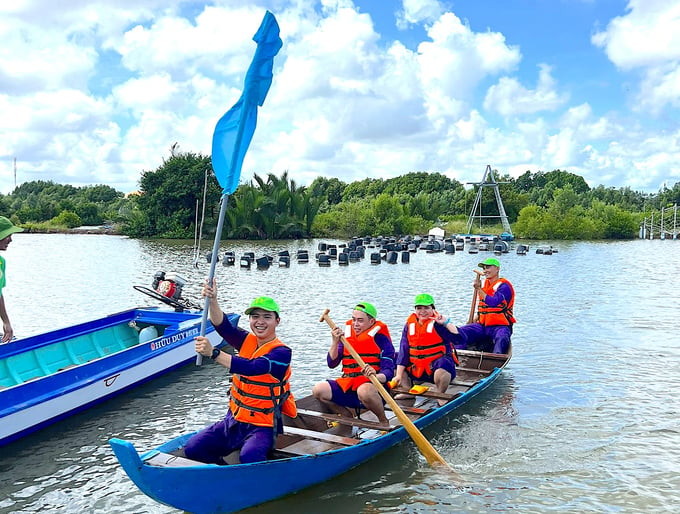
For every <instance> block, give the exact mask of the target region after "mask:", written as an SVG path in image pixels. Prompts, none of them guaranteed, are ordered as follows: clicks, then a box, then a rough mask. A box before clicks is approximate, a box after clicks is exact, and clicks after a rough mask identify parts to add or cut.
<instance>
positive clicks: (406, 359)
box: [393, 294, 458, 393]
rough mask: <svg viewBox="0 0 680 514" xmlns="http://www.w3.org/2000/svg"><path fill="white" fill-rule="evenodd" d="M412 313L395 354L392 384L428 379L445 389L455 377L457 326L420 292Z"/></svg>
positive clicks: (442, 390)
mask: <svg viewBox="0 0 680 514" xmlns="http://www.w3.org/2000/svg"><path fill="white" fill-rule="evenodd" d="M414 306H415V312H414V313H412V314H411V315H410V316H409V317H408V319H407V320H406V324H405V325H404V330H403V332H402V334H401V343H400V345H399V354H398V356H397V374H396V376H395V379H394V381H393V382H394V384H395V385H401V386H402V387H405V388H407V389H410V388H411V384H412V381H415V382H418V383H422V382H429V383H432V384H434V385H435V386H436V387H437V390H438V391H439V392H441V393H443V392H446V389H447V388H448V387H449V383H450V382H451V379H452V378H454V377H455V376H456V364H457V363H458V360H457V358H456V356H455V353H454V350H453V344H454V341H455V335H454V334H458V329H457V328H456V325H455V324H454V323H453V322H452V321H451V318H445V317H444V316H442V315H441V314H439V313H438V312H437V311H436V310H435V306H434V298H432V296H431V295H429V294H419V295H417V296H416V298H415V301H414Z"/></svg>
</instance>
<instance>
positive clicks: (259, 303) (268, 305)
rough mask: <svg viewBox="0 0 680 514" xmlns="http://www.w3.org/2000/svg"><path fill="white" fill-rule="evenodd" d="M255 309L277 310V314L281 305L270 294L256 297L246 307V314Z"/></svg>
mask: <svg viewBox="0 0 680 514" xmlns="http://www.w3.org/2000/svg"><path fill="white" fill-rule="evenodd" d="M255 309H262V310H263V311H271V312H275V313H276V314H278V313H279V305H278V304H277V303H276V302H275V301H274V300H272V299H271V298H269V297H268V296H260V297H258V298H255V299H254V300H253V301H252V302H250V307H248V308H247V309H246V314H250V313H251V312H253V311H254V310H255Z"/></svg>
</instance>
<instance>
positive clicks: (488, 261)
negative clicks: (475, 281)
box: [477, 257, 501, 268]
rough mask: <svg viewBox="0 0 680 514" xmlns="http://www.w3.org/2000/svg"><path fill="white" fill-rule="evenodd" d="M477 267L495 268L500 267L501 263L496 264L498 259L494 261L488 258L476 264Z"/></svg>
mask: <svg viewBox="0 0 680 514" xmlns="http://www.w3.org/2000/svg"><path fill="white" fill-rule="evenodd" d="M477 266H479V267H482V266H496V267H497V268H500V267H501V263H500V262H498V259H494V258H493V257H489V258H488V259H487V260H485V261H482V262H480V263H479V264H477Z"/></svg>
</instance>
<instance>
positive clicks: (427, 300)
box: [413, 293, 434, 307]
mask: <svg viewBox="0 0 680 514" xmlns="http://www.w3.org/2000/svg"><path fill="white" fill-rule="evenodd" d="M413 305H415V306H416V307H418V305H424V306H426V307H429V306H430V305H434V298H432V295H429V294H426V293H423V294H419V295H417V296H416V299H415V300H414V301H413Z"/></svg>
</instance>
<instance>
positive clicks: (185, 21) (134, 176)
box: [0, 0, 680, 193]
mask: <svg viewBox="0 0 680 514" xmlns="http://www.w3.org/2000/svg"><path fill="white" fill-rule="evenodd" d="M10 4H11V5H10ZM187 5H188V4H184V3H183V2H179V1H175V2H172V1H171V2H168V1H167V0H119V1H118V2H108V1H104V0H89V1H88V0H64V1H63V2H48V1H46V0H24V1H23V2H18V1H17V2H4V3H2V5H0V13H1V14H2V16H0V36H2V39H3V47H2V48H0V109H1V110H2V112H3V117H2V118H0V186H2V188H3V189H2V190H1V192H2V193H8V192H10V191H11V184H12V180H11V179H10V177H11V175H12V173H11V168H12V159H13V158H14V157H15V156H16V157H17V161H18V162H17V166H18V175H19V180H20V181H22V182H23V181H28V180H37V179H42V180H55V181H57V182H67V183H72V184H74V185H85V184H96V183H106V184H109V185H111V186H113V187H116V188H117V189H119V190H121V191H124V192H127V191H131V190H134V189H136V188H137V181H138V179H139V176H140V173H141V172H142V171H144V170H152V169H155V168H157V167H158V166H159V165H160V164H161V163H162V161H163V158H166V157H167V156H168V155H169V148H170V145H172V144H173V143H174V142H179V144H180V147H181V149H182V151H191V152H200V153H203V154H205V155H209V153H210V148H211V140H212V131H213V129H214V125H215V123H216V122H217V119H218V118H219V117H220V116H221V115H222V114H223V113H224V112H225V111H226V110H227V109H228V108H229V107H231V105H232V104H233V103H234V102H235V101H236V99H237V98H238V97H239V95H240V93H241V89H242V86H243V79H244V74H245V70H246V69H247V66H248V65H249V63H250V59H251V57H252V54H253V52H254V49H255V46H254V43H253V41H252V36H253V34H254V32H255V30H256V29H257V27H258V25H259V22H260V20H261V18H262V14H263V12H264V8H265V7H269V8H272V9H273V10H275V14H276V17H277V19H278V21H279V24H280V26H281V33H282V38H283V42H284V46H283V48H282V50H281V52H280V54H279V55H278V56H277V57H276V59H275V74H274V81H273V84H272V88H271V90H270V92H269V96H268V97H267V99H266V101H265V104H264V107H263V108H262V109H261V110H260V112H259V116H258V128H257V131H256V133H255V136H254V139H253V142H252V144H251V147H250V150H249V152H248V154H247V156H246V160H245V163H244V168H243V170H244V171H243V178H244V179H245V180H248V179H249V178H250V177H251V176H252V173H253V172H256V173H259V174H262V173H269V172H272V173H276V174H280V173H282V172H283V171H289V174H290V176H291V177H292V178H294V179H295V180H296V182H297V183H298V184H300V185H303V184H306V183H309V182H311V181H312V180H313V179H314V178H315V177H317V176H319V175H324V176H327V177H331V176H334V177H338V178H340V179H342V180H344V181H347V182H350V181H353V180H357V179H362V178H365V177H366V176H375V177H383V178H386V177H390V176H396V175H400V174H404V173H407V172H410V171H420V170H425V171H440V172H444V173H447V174H448V175H449V176H451V177H453V178H456V179H458V180H460V181H461V182H464V183H465V182H470V181H476V180H479V178H480V177H481V175H482V173H483V172H484V168H485V167H486V165H487V164H491V165H492V166H493V167H494V168H496V169H499V170H500V171H501V172H502V173H506V172H507V173H511V174H513V176H518V175H520V174H521V173H524V172H525V171H527V170H531V171H538V170H543V171H550V170H552V169H555V168H558V167H559V168H562V169H568V170H569V171H571V172H574V173H579V174H581V175H583V176H584V178H586V180H588V182H589V183H591V185H597V184H599V183H601V182H602V181H603V180H606V181H607V183H613V184H617V185H624V184H625V185H631V186H633V187H640V188H644V189H651V190H655V189H657V188H658V187H659V186H660V183H661V182H662V181H664V180H666V181H667V180H668V177H671V178H673V177H677V178H678V179H679V180H680V171H679V170H678V165H677V164H675V163H677V162H680V149H679V148H678V140H680V134H679V133H678V129H677V124H675V125H674V124H673V122H672V120H673V119H674V116H677V108H678V107H680V105H679V102H680V101H679V96H678V95H679V94H680V93H679V91H680V84H679V82H678V81H679V80H680V78H679V77H680V72H679V71H678V70H679V68H678V61H679V59H680V58H679V57H678V55H679V54H680V51H678V50H677V45H678V38H677V36H675V37H674V35H675V34H678V33H680V29H676V23H677V19H678V15H677V8H676V7H674V6H673V5H671V3H668V2H660V1H658V0H651V1H649V2H642V0H639V1H637V0H636V1H631V2H630V4H629V5H630V8H629V10H628V12H627V13H626V14H625V15H623V16H620V17H619V18H615V19H613V20H612V21H611V22H610V23H609V25H607V26H606V29H605V31H602V32H600V33H598V34H596V35H595V36H593V43H594V44H595V45H598V48H602V49H604V51H605V52H606V53H607V55H608V56H609V58H610V59H611V60H612V62H614V63H615V64H616V66H618V67H619V68H620V69H621V70H624V72H623V73H625V75H623V76H624V77H625V79H626V81H627V82H629V83H630V84H632V85H633V87H634V88H636V95H637V97H636V98H634V99H631V103H632V104H633V106H634V107H635V108H636V109H638V112H637V113H636V114H633V115H631V112H630V110H629V109H630V108H629V107H628V106H623V105H622V106H618V105H617V106H616V107H615V108H612V109H609V110H604V112H603V110H602V109H593V105H594V104H591V103H590V102H589V101H584V100H583V99H582V98H579V100H578V101H577V102H574V103H573V104H572V103H570V102H572V100H571V99H572V98H573V97H574V96H575V95H573V94H572V88H573V86H570V85H568V84H565V83H563V82H562V81H561V80H560V78H559V74H558V71H559V70H560V69H559V64H555V63H554V62H553V60H552V59H551V58H546V59H543V60H541V61H537V62H543V63H545V64H541V65H538V66H539V72H538V78H537V79H535V85H534V84H532V82H533V80H534V79H533V78H530V79H528V80H527V75H528V76H529V77H533V76H535V74H536V72H535V70H536V68H535V66H537V64H531V65H529V64H526V63H524V61H523V59H524V58H523V56H522V52H523V49H522V48H521V47H520V46H519V45H518V44H517V43H516V40H510V39H508V38H506V35H505V34H503V33H502V32H501V31H499V30H496V29H493V30H492V29H488V30H486V31H483V32H476V31H474V30H472V29H471V28H470V26H469V25H468V24H466V23H465V22H464V21H461V19H460V18H459V17H458V16H457V15H456V14H455V13H453V12H445V9H444V7H443V5H444V3H443V2H438V1H434V0H431V1H426V0H421V1H417V0H406V1H404V2H403V5H402V9H401V11H400V13H398V14H397V13H395V19H394V23H395V24H396V23H402V28H404V31H403V32H395V33H394V34H391V35H390V37H385V35H383V34H380V33H378V32H377V29H376V24H374V21H375V20H374V19H372V18H371V16H370V14H369V13H367V12H363V11H359V10H358V9H357V8H356V7H355V5H354V3H353V2H352V1H350V0H325V1H322V2H320V3H319V2H316V3H315V2H312V1H311V0H295V1H287V0H269V1H266V0H262V1H258V2H242V1H237V0H229V1H227V0H221V1H219V2H215V3H213V4H211V5H210V6H206V7H202V6H201V4H198V3H196V4H191V7H192V8H193V9H194V11H192V15H191V16H187V15H186V14H185V13H183V11H182V10H181V9H182V8H183V7H186V6H187ZM395 5H396V4H395ZM274 7H276V9H274ZM395 10H396V9H395ZM381 21H383V22H384V21H385V20H381ZM669 24H670V25H669ZM378 26H381V24H378ZM671 29H673V31H671ZM630 34H632V35H633V36H631V37H632V39H629V38H628V36H629V35H630ZM669 35H670V36H669ZM400 36H404V39H403V40H402V41H400V40H399V39H400ZM416 36H417V37H418V38H419V39H417V40H415V39H414V38H415V37H416ZM656 36H659V37H657V39H656V41H657V42H659V41H661V42H663V48H661V49H659V48H657V50H659V51H655V50H654V45H653V44H651V43H650V41H652V40H654V37H656ZM668 37H670V39H667V40H664V39H663V38H668ZM658 44H659V43H657V46H658ZM534 62H536V61H534ZM638 74H640V75H641V78H640V80H637V78H636V76H637V75H638ZM617 79H620V76H619V77H617ZM482 100H483V103H482ZM594 110H595V112H597V113H598V114H597V115H595V114H594V112H593V111H594ZM650 112H651V113H656V114H657V115H658V116H659V117H663V116H664V114H667V115H668V119H669V120H670V122H669V123H668V126H667V127H665V128H664V130H659V129H658V125H655V124H653V123H652V122H650V121H649V119H648V117H647V113H650ZM497 115H500V116H497ZM497 118H502V119H501V120H500V121H499V120H498V119H497ZM671 185H672V184H671Z"/></svg>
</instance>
